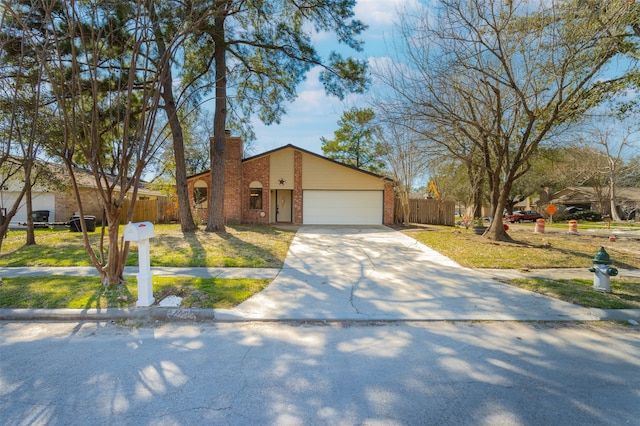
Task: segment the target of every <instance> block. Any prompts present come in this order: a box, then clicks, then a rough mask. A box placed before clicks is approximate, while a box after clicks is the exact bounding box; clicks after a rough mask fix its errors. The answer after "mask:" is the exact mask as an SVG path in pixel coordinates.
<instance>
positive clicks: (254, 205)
mask: <svg viewBox="0 0 640 426" xmlns="http://www.w3.org/2000/svg"><path fill="white" fill-rule="evenodd" d="M249 208H250V209H252V210H260V209H262V188H257V189H251V193H250V194H249Z"/></svg>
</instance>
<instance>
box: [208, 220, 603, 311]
mask: <svg viewBox="0 0 640 426" xmlns="http://www.w3.org/2000/svg"><path fill="white" fill-rule="evenodd" d="M216 318H218V319H230V320H232V319H240V318H242V319H252V318H255V319H264V320H269V319H274V320H275V319H277V320H283V319H292V320H299V319H307V320H354V319H360V320H589V319H595V318H594V317H593V315H592V314H591V313H590V310H589V309H588V308H583V307H580V306H576V305H572V304H570V303H565V302H561V301H558V300H555V299H551V298H548V297H545V296H541V295H539V294H536V293H532V292H528V291H525V290H520V289H518V288H515V287H511V286H508V285H506V284H502V283H500V282H497V281H494V280H492V279H491V278H490V277H489V276H488V275H485V274H482V273H480V272H478V271H476V270H472V269H467V268H463V267H461V266H459V265H458V264H456V263H455V262H453V261H452V260H450V259H448V258H446V257H444V256H442V255H440V254H439V253H437V252H435V251H434V250H432V249H430V248H428V247H426V246H425V245H423V244H420V243H418V242H417V241H415V240H414V239H412V238H410V237H408V236H406V235H404V234H402V233H400V232H397V231H395V230H392V229H390V228H387V227H384V226H369V227H361V226H303V227H301V228H300V229H299V231H298V233H297V234H296V237H295V238H294V240H293V242H292V244H291V246H290V249H289V253H288V254H287V257H286V260H285V264H284V267H283V269H282V271H281V272H280V274H279V275H278V276H277V277H276V279H275V280H274V281H273V282H272V284H271V285H270V286H269V287H268V288H266V289H265V290H264V291H262V292H261V293H259V294H257V295H255V296H253V297H251V298H250V299H248V300H247V301H245V302H244V303H242V304H240V305H239V306H237V307H236V308H234V309H231V310H228V311H219V312H218V311H216Z"/></svg>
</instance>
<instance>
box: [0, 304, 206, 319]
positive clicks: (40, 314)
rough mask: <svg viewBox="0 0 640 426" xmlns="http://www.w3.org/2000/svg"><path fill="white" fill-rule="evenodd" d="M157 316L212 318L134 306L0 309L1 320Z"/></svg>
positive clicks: (198, 313) (195, 311) (193, 311)
mask: <svg viewBox="0 0 640 426" xmlns="http://www.w3.org/2000/svg"><path fill="white" fill-rule="evenodd" d="M122 319H157V320H172V321H211V320H213V319H215V315H214V311H213V309H176V308H159V307H151V308H144V307H141V308H136V309H116V308H108V309H0V321H110V320H122Z"/></svg>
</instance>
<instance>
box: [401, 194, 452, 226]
mask: <svg viewBox="0 0 640 426" xmlns="http://www.w3.org/2000/svg"><path fill="white" fill-rule="evenodd" d="M395 216H396V218H395V221H396V222H403V221H404V220H403V219H404V218H403V211H402V207H401V205H400V200H399V199H398V198H396V205H395ZM409 222H410V223H424V224H429V225H447V226H453V225H454V224H455V203H454V202H453V201H439V200H436V199H410V200H409Z"/></svg>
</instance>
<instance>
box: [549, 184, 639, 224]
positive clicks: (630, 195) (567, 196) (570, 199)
mask: <svg viewBox="0 0 640 426" xmlns="http://www.w3.org/2000/svg"><path fill="white" fill-rule="evenodd" d="M550 202H552V203H554V204H561V205H564V206H568V207H577V208H580V209H584V210H593V211H598V212H601V213H605V214H607V213H610V209H611V207H610V203H609V190H608V189H607V188H604V189H602V190H600V191H598V190H596V188H593V187H590V186H572V187H567V188H564V189H562V190H560V191H558V192H555V193H554V194H553V195H552V196H551V197H550ZM616 206H617V209H618V214H619V215H620V216H621V217H622V218H633V217H635V212H636V211H637V210H638V209H639V208H640V188H628V187H627V188H616Z"/></svg>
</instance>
